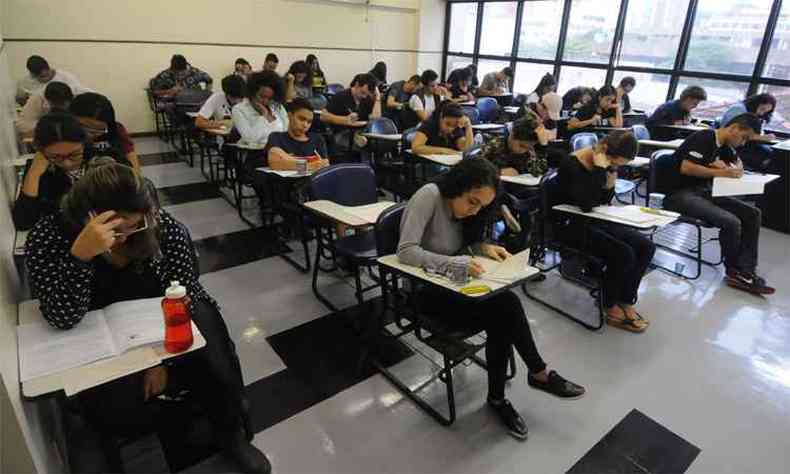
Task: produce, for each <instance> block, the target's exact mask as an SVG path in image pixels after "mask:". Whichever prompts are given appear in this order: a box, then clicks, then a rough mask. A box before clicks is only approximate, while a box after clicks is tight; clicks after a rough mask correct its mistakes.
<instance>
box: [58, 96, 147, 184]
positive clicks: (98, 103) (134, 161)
mask: <svg viewBox="0 0 790 474" xmlns="http://www.w3.org/2000/svg"><path fill="white" fill-rule="evenodd" d="M69 112H71V113H72V115H74V116H75V117H76V118H77V120H78V121H79V122H80V124H81V125H82V128H84V129H85V132H86V133H87V134H88V139H89V143H90V147H91V153H92V154H93V155H96V156H110V157H112V158H113V159H114V160H115V161H117V162H119V163H125V164H129V165H131V166H132V167H133V168H134V169H136V170H138V171H139V170H140V160H139V158H138V157H137V152H136V151H135V149H134V142H133V141H132V139H131V138H130V137H129V132H127V131H126V127H124V126H123V124H121V123H120V122H116V120H115V109H114V108H113V106H112V102H110V99H108V98H107V97H105V96H103V95H101V94H97V93H95V92H86V93H85V94H80V95H78V96H77V97H75V98H74V100H73V101H71V105H70V106H69Z"/></svg>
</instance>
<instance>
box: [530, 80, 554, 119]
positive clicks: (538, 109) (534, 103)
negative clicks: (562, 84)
mask: <svg viewBox="0 0 790 474" xmlns="http://www.w3.org/2000/svg"><path fill="white" fill-rule="evenodd" d="M556 89H557V81H555V80H554V76H552V75H551V74H549V73H546V74H544V75H543V77H541V78H540V82H538V85H537V86H536V87H535V90H534V91H532V92H531V93H530V94H529V95H528V96H527V101H526V104H527V105H528V106H529V107H530V108H531V109H532V110H533V111H534V112H535V113H536V114H538V116H539V117H540V118H541V119H544V118H547V117H548V111H547V110H546V108H545V107H544V105H543V96H544V95H546V94H548V93H549V92H554V91H555V90H556Z"/></svg>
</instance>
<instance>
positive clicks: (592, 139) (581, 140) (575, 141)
mask: <svg viewBox="0 0 790 474" xmlns="http://www.w3.org/2000/svg"><path fill="white" fill-rule="evenodd" d="M596 143H598V136H597V135H596V134H594V133H590V132H582V133H577V134H575V135H574V136H572V137H571V151H576V150H581V149H582V148H587V147H591V146H594V145H595V144H596Z"/></svg>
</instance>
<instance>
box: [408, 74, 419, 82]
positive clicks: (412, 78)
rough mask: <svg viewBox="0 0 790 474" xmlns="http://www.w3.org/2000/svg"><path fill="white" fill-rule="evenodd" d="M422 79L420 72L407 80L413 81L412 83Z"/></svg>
mask: <svg viewBox="0 0 790 474" xmlns="http://www.w3.org/2000/svg"><path fill="white" fill-rule="evenodd" d="M421 81H422V79H421V78H420V75H419V74H415V75H413V76H411V77H410V78H409V80H408V81H406V82H411V83H412V84H419V83H420V82H421Z"/></svg>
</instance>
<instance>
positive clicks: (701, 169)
mask: <svg viewBox="0 0 790 474" xmlns="http://www.w3.org/2000/svg"><path fill="white" fill-rule="evenodd" d="M680 174H683V175H686V176H694V177H696V178H716V177H722V178H740V177H741V176H742V175H743V169H741V168H738V167H735V168H732V167H725V168H712V167H708V166H703V165H698V164H697V163H694V162H693V161H691V160H683V162H682V163H681V164H680Z"/></svg>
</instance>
